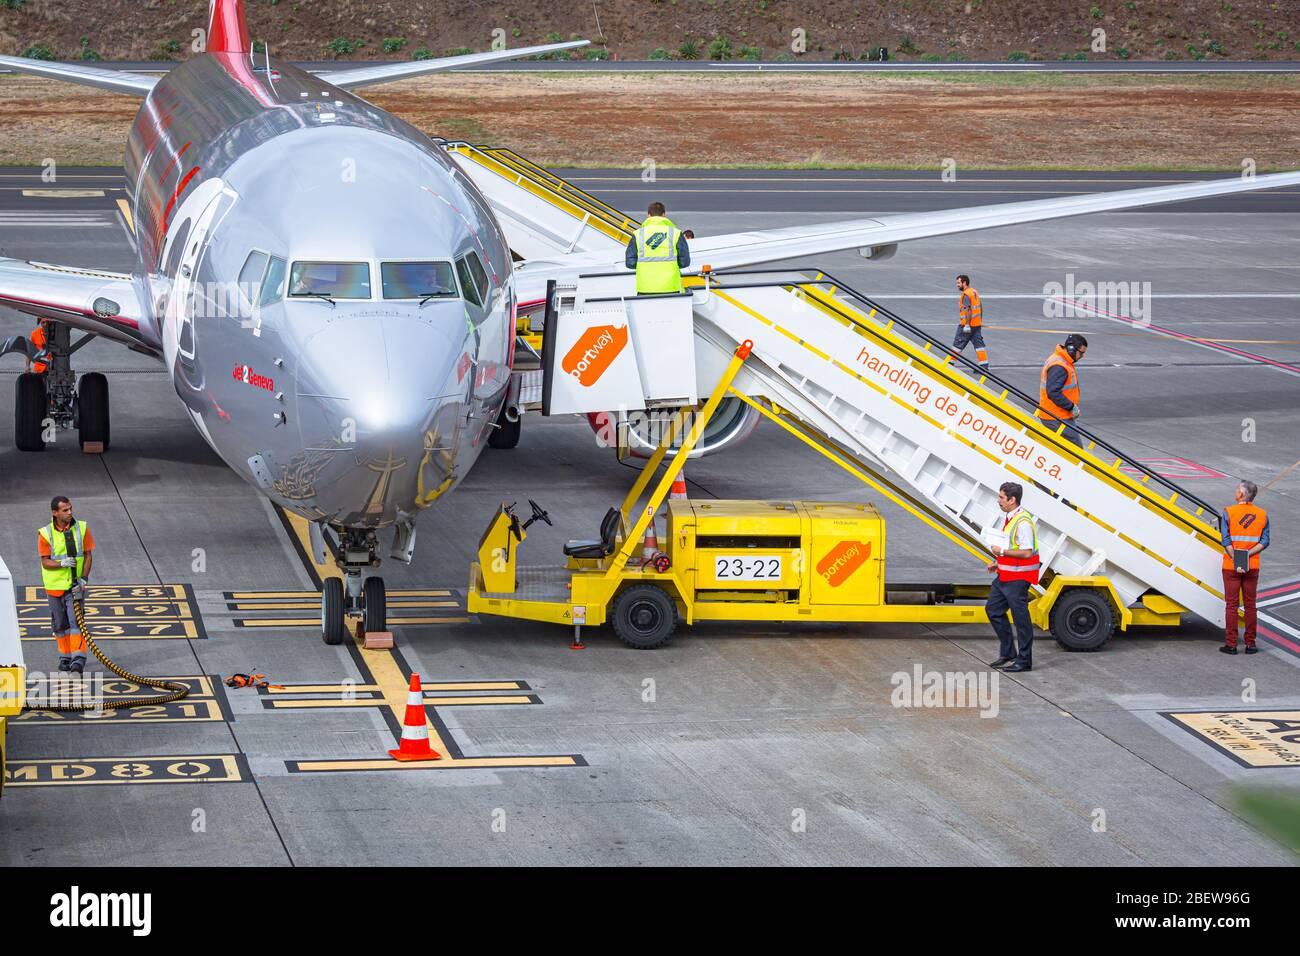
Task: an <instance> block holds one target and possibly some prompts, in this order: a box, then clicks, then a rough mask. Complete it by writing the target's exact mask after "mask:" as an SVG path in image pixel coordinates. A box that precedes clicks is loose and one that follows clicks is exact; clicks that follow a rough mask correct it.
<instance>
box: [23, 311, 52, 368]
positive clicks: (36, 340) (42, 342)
mask: <svg viewBox="0 0 1300 956" xmlns="http://www.w3.org/2000/svg"><path fill="white" fill-rule="evenodd" d="M27 341H29V342H31V343H32V345H34V346H36V348H37V349H40V350H42V351H43V350H44V349H45V347H46V346H47V345H49V344H50V342H49V337H48V336H47V335H46V333H45V320H44V319H42V320H41V321H40V322H38V323H37V325H36V328H34V329H32V331H31V334H30V335H28V336H27ZM46 367H47V366H46V364H45V363H44V362H42V361H39V360H38V359H32V358H29V359H28V360H27V371H29V372H35V373H36V374H37V375H43V374H45V369H46Z"/></svg>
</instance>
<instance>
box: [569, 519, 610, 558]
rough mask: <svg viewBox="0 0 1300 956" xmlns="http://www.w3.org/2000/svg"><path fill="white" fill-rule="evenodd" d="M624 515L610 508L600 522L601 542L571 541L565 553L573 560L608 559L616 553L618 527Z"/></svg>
mask: <svg viewBox="0 0 1300 956" xmlns="http://www.w3.org/2000/svg"><path fill="white" fill-rule="evenodd" d="M622 520H623V514H622V512H620V511H619V510H618V509H617V508H610V509H609V510H608V511H606V512H605V517H604V518H602V519H601V521H600V540H599V541H570V542H568V543H567V544H565V546H564V553H565V554H566V555H568V556H569V557H571V558H594V559H599V558H607V557H609V556H610V555H611V554H613V553H614V544H615V542H616V540H617V535H618V526H619V524H621V523H622Z"/></svg>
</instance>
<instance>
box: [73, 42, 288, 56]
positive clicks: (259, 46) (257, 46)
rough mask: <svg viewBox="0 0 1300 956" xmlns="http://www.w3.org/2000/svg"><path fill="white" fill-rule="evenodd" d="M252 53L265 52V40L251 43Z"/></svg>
mask: <svg viewBox="0 0 1300 956" xmlns="http://www.w3.org/2000/svg"><path fill="white" fill-rule="evenodd" d="M82 46H85V44H84V43H83V44H82ZM253 52H254V53H265V52H266V41H265V40H254V41H253Z"/></svg>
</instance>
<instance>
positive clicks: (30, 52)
mask: <svg viewBox="0 0 1300 956" xmlns="http://www.w3.org/2000/svg"><path fill="white" fill-rule="evenodd" d="M22 55H23V56H25V57H27V59H29V60H53V59H54V51H53V50H51V49H50V48H49V47H48V46H46V45H45V44H44V43H33V44H32V45H31V46H29V47H28V48H27V49H25V50H23V52H22Z"/></svg>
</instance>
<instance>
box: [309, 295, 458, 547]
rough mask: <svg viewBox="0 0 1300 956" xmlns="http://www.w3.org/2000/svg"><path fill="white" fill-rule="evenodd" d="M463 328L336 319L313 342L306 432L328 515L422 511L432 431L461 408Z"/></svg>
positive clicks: (359, 517) (355, 517)
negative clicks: (421, 480) (421, 481)
mask: <svg viewBox="0 0 1300 956" xmlns="http://www.w3.org/2000/svg"><path fill="white" fill-rule="evenodd" d="M455 319H456V320H459V319H460V316H459V314H457V315H456V316H455ZM457 324H458V322H457ZM459 331H460V328H458V327H457V328H453V327H448V325H447V324H446V323H445V322H441V321H436V320H431V319H430V318H426V317H424V316H421V317H418V318H407V317H403V316H398V317H394V316H391V315H386V316H384V317H383V318H382V320H380V319H378V318H374V317H367V316H366V315H364V314H362V315H353V316H347V317H343V316H341V317H339V318H337V319H333V320H331V321H329V322H328V324H326V326H325V327H324V328H322V329H321V330H320V331H319V332H317V333H315V334H314V335H313V336H312V337H311V338H310V339H309V340H308V341H307V342H306V343H305V344H304V347H303V348H302V350H301V352H300V353H299V357H298V374H297V376H296V378H297V406H298V408H297V411H298V428H299V432H300V435H301V438H302V443H303V448H304V451H305V454H306V455H307V457H308V458H309V459H311V460H312V461H313V462H314V463H315V465H314V469H313V470H314V472H315V476H316V477H315V481H314V487H313V489H312V491H313V492H314V497H315V498H316V503H317V506H318V507H319V508H320V509H321V510H322V511H324V512H325V513H327V514H330V515H334V516H336V517H337V519H338V520H339V521H340V522H341V523H354V524H362V523H366V522H368V521H372V520H374V519H375V518H376V517H379V516H380V515H385V516H386V518H385V520H391V517H392V514H393V513H394V512H395V511H397V510H406V511H409V510H410V509H411V508H412V507H413V506H412V501H413V499H414V497H415V495H416V488H417V484H418V473H419V471H420V469H421V467H422V462H423V460H424V458H425V457H426V455H427V449H428V448H429V446H430V439H429V437H428V436H429V433H430V431H431V430H437V431H439V432H441V430H442V429H441V428H440V427H439V423H445V422H446V421H447V420H448V418H449V416H450V418H451V420H453V421H454V420H455V417H456V416H457V415H458V414H459V406H460V404H461V400H462V396H461V392H460V389H459V386H458V382H457V368H456V362H457V359H459V357H460V355H461V346H460V342H459V339H457V338H455V337H454V335H455V333H457V332H459ZM449 406H450V407H454V409H455V411H453V410H452V409H451V408H449ZM442 440H445V436H442ZM358 466H362V467H358Z"/></svg>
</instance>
